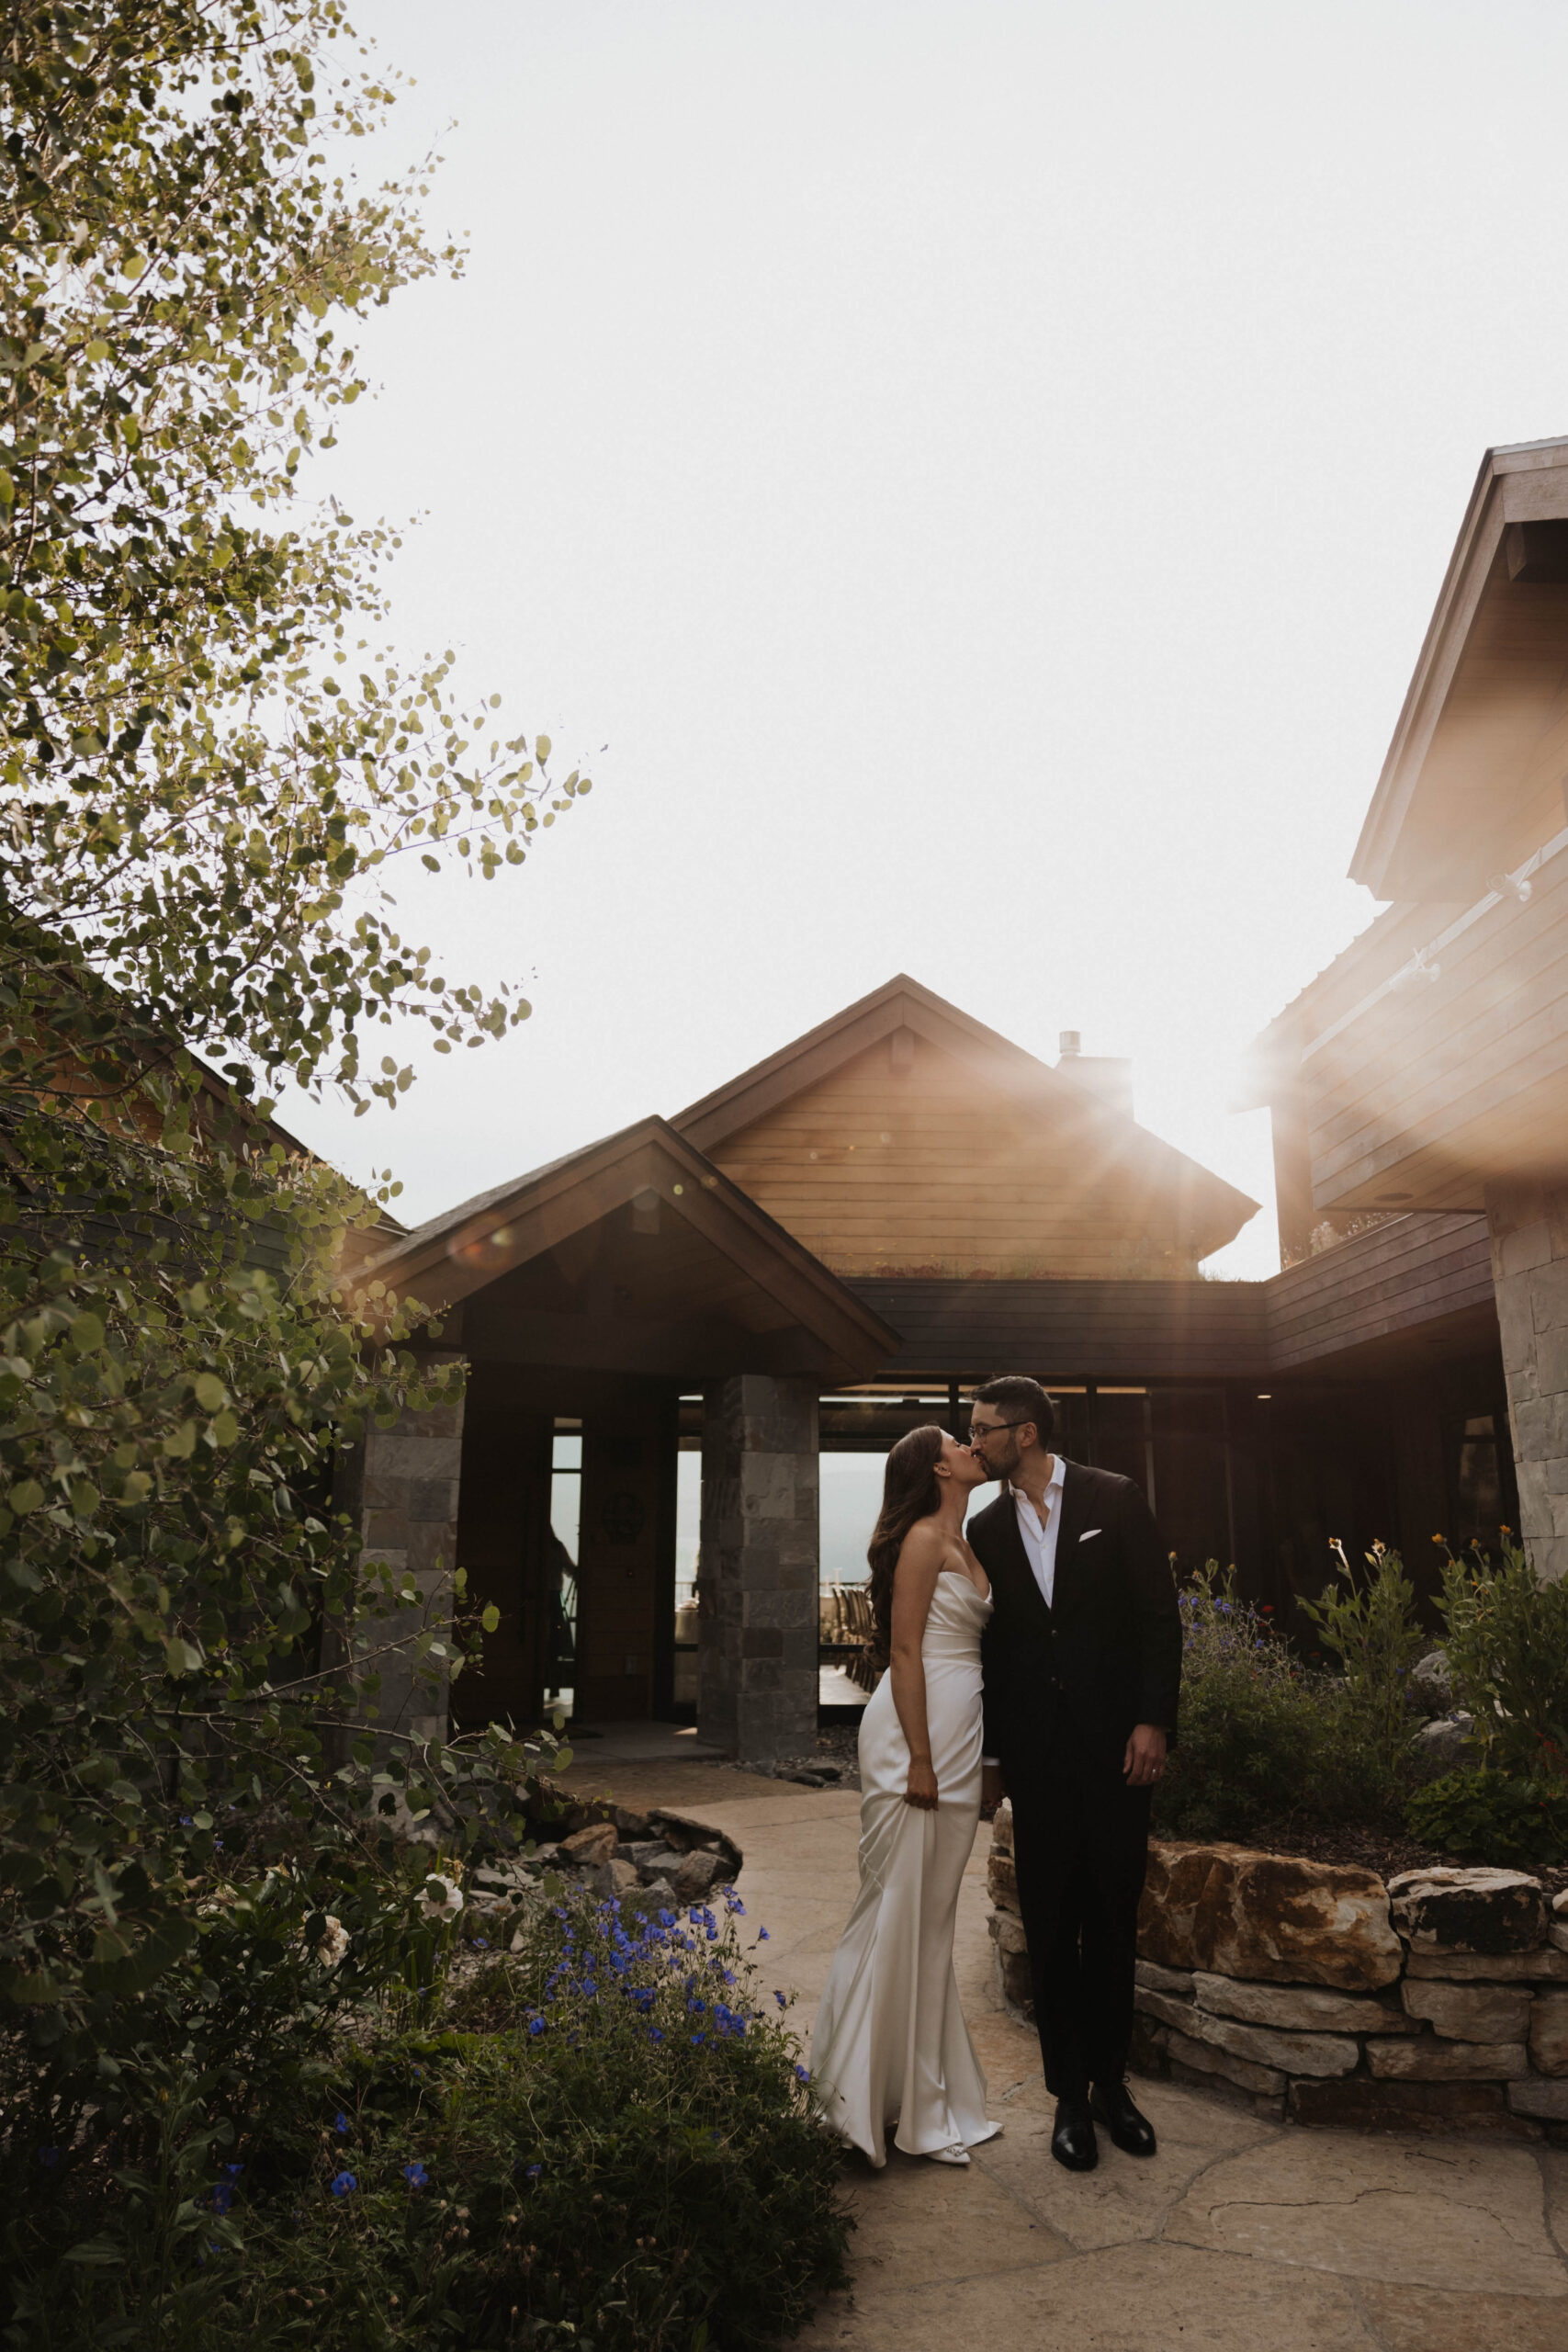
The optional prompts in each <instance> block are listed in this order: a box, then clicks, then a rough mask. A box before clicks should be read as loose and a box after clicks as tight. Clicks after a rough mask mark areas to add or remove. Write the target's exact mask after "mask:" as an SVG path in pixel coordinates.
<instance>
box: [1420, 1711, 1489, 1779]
mask: <svg viewBox="0 0 1568 2352" xmlns="http://www.w3.org/2000/svg"><path fill="white" fill-rule="evenodd" d="M1474 1728H1475V1718H1474V1716H1473V1715H1438V1716H1437V1717H1436V1718H1435V1719H1434V1720H1433V1721H1432V1722H1431V1723H1429V1724H1422V1725H1421V1727H1420V1729H1419V1730H1418V1731H1416V1732H1414V1733H1413V1734H1412V1735H1411V1740H1410V1745H1411V1747H1412V1749H1413V1750H1414V1752H1415V1755H1416V1761H1417V1762H1418V1763H1419V1764H1420V1765H1421V1767H1422V1768H1423V1770H1425V1771H1426V1772H1427V1773H1428V1774H1429V1775H1430V1777H1431V1778H1432V1779H1433V1780H1436V1778H1437V1776H1438V1773H1439V1772H1452V1771H1454V1770H1456V1769H1457V1768H1458V1766H1460V1765H1461V1764H1463V1763H1465V1762H1467V1761H1468V1759H1469V1757H1470V1736H1471V1734H1472V1731H1473V1730H1474Z"/></svg>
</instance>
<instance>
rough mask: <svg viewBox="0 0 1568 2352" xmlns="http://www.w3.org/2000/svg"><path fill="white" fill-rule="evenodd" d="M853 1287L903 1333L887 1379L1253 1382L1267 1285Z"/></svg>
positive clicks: (1263, 1353)
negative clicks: (1006, 1376) (1009, 1375)
mask: <svg viewBox="0 0 1568 2352" xmlns="http://www.w3.org/2000/svg"><path fill="white" fill-rule="evenodd" d="M851 1287H852V1289H853V1290H855V1291H856V1292H858V1294H859V1295H860V1296H861V1297H862V1298H863V1300H864V1301H865V1303H866V1305H867V1306H870V1307H872V1308H873V1309H874V1312H875V1313H876V1314H877V1315H879V1316H880V1317H882V1319H883V1321H884V1322H886V1323H891V1324H892V1325H893V1327H894V1329H895V1330H897V1331H898V1332H900V1333H901V1334H902V1337H903V1345H902V1347H901V1348H900V1349H899V1351H898V1352H897V1355H895V1356H893V1357H890V1358H889V1360H888V1362H887V1363H886V1364H885V1365H884V1366H883V1368H882V1369H883V1373H884V1374H885V1375H886V1376H889V1377H901V1376H906V1375H907V1376H909V1377H913V1376H914V1375H915V1374H923V1375H927V1376H930V1377H933V1378H937V1377H940V1378H948V1379H952V1378H957V1379H961V1380H962V1379H982V1378H985V1377H987V1375H990V1374H996V1373H999V1372H1030V1373H1032V1374H1035V1376H1036V1377H1037V1378H1038V1377H1041V1376H1043V1377H1045V1378H1047V1379H1054V1380H1071V1379H1075V1378H1077V1379H1090V1380H1111V1381H1113V1380H1116V1379H1118V1378H1124V1379H1128V1380H1220V1379H1231V1378H1234V1379H1251V1378H1253V1377H1254V1376H1260V1375H1262V1374H1266V1373H1267V1371H1268V1339H1267V1306H1266V1302H1265V1293H1266V1291H1267V1290H1268V1289H1269V1284H1268V1283H1206V1282H1177V1283H1162V1282H1146V1283H1145V1282H908V1281H905V1282H897V1281H893V1282H886V1281H884V1282H875V1281H856V1282H853V1283H852V1284H851Z"/></svg>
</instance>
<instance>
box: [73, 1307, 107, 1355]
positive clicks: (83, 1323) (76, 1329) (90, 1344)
mask: <svg viewBox="0 0 1568 2352" xmlns="http://www.w3.org/2000/svg"><path fill="white" fill-rule="evenodd" d="M71 1337H72V1340H73V1342H74V1344H75V1345H76V1346H77V1347H79V1348H80V1349H81V1350H82V1352H83V1354H84V1355H96V1353H97V1351H98V1350H99V1349H100V1348H101V1347H102V1346H103V1344H104V1326H103V1320H102V1317H99V1316H96V1315H94V1314H93V1313H92V1312H91V1311H90V1310H85V1311H84V1312H83V1313H82V1314H80V1315H78V1316H77V1317H76V1318H75V1320H74V1321H73V1324H72V1326H71Z"/></svg>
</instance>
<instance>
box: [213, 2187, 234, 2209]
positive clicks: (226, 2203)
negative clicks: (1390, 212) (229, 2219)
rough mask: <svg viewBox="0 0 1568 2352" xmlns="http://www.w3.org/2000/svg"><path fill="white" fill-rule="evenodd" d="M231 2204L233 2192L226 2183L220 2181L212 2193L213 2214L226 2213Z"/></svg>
mask: <svg viewBox="0 0 1568 2352" xmlns="http://www.w3.org/2000/svg"><path fill="white" fill-rule="evenodd" d="M233 2202H234V2191H233V2189H232V2188H231V2186H230V2184H229V2182H228V2181H226V2180H220V2182H219V2184H218V2186H217V2188H215V2189H214V2190H213V2192H212V2210H213V2211H214V2212H215V2213H226V2212H227V2211H229V2208H230V2206H231V2205H232V2203H233Z"/></svg>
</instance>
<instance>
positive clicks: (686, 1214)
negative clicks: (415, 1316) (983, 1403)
mask: <svg viewBox="0 0 1568 2352" xmlns="http://www.w3.org/2000/svg"><path fill="white" fill-rule="evenodd" d="M654 1203H657V1204H658V1205H657V1210H656V1211H653V1204H654ZM628 1204H630V1205H632V1206H633V1207H635V1208H638V1209H643V1210H645V1211H650V1212H653V1214H655V1215H656V1216H658V1217H659V1218H660V1219H662V1218H666V1217H668V1218H670V1219H671V1223H672V1227H677V1228H681V1229H682V1230H683V1231H685V1232H687V1233H689V1234H690V1235H691V1236H694V1237H695V1238H697V1239H699V1240H700V1241H701V1242H702V1243H704V1244H705V1245H706V1249H707V1252H708V1253H709V1254H710V1255H712V1254H715V1253H716V1257H717V1258H718V1259H720V1260H722V1261H727V1263H728V1266H729V1267H730V1268H732V1269H733V1273H734V1284H735V1292H736V1295H737V1297H738V1298H740V1297H741V1296H742V1295H744V1298H745V1300H746V1310H745V1311H746V1316H747V1320H748V1321H749V1323H750V1325H751V1326H752V1327H754V1328H759V1329H761V1328H773V1329H779V1328H781V1327H783V1326H785V1325H792V1326H794V1327H795V1328H796V1329H800V1330H802V1331H804V1332H805V1333H806V1334H807V1335H808V1337H809V1338H810V1340H813V1341H815V1342H816V1343H817V1344H818V1347H819V1348H820V1350H821V1351H823V1353H824V1355H825V1357H826V1358H827V1359H828V1365H829V1370H830V1371H831V1373H832V1375H833V1376H834V1377H835V1378H846V1377H854V1376H859V1375H863V1374H866V1373H869V1372H871V1371H874V1369H875V1367H876V1366H877V1365H878V1364H879V1363H883V1362H884V1361H885V1359H886V1357H887V1356H888V1355H889V1354H890V1353H891V1352H892V1351H893V1350H894V1349H895V1348H896V1347H897V1344H898V1338H897V1332H895V1331H892V1330H890V1329H889V1328H888V1327H887V1325H886V1324H885V1323H884V1322H882V1321H881V1320H880V1318H879V1317H877V1316H876V1315H875V1314H874V1312H873V1310H872V1309H871V1308H870V1307H869V1306H866V1305H864V1303H863V1301H862V1300H860V1299H859V1298H857V1297H856V1296H855V1295H854V1293H853V1292H852V1290H850V1289H849V1288H848V1287H847V1286H846V1285H845V1284H844V1283H841V1282H840V1280H839V1278H838V1276H837V1275H836V1274H832V1273H830V1272H829V1270H828V1269H827V1267H826V1266H824V1265H822V1264H821V1263H820V1261H818V1259H816V1258H814V1257H813V1256H812V1254H811V1252H810V1251H809V1250H807V1249H805V1248H803V1247H802V1245H801V1244H800V1243H799V1242H798V1241H796V1240H795V1238H794V1237H793V1235H791V1234H788V1233H786V1232H785V1231H784V1227H782V1226H781V1225H778V1224H775V1222H774V1221H773V1218H772V1217H771V1216H768V1215H767V1214H766V1212H765V1211H764V1210H762V1209H761V1208H759V1207H758V1205H757V1204H756V1202H755V1201H753V1200H751V1199H750V1197H749V1195H748V1194H747V1193H743V1192H742V1191H741V1190H740V1188H739V1185H737V1184H732V1183H731V1182H730V1181H729V1179H728V1177H727V1176H726V1175H725V1174H724V1173H723V1171H722V1170H719V1169H717V1168H716V1167H714V1165H713V1163H712V1162H711V1161H710V1160H708V1159H705V1157H704V1156H703V1154H702V1153H701V1152H700V1151H699V1150H697V1149H696V1148H694V1146H693V1145H692V1144H691V1143H690V1142H689V1141H688V1140H687V1139H686V1138H685V1137H684V1136H681V1135H678V1134H677V1133H676V1132H675V1130H674V1128H673V1127H671V1125H668V1124H667V1122H666V1121H664V1120H663V1119H660V1118H657V1117H654V1118H647V1119H639V1120H638V1121H637V1124H636V1125H633V1126H629V1127H624V1128H622V1129H621V1131H620V1132H619V1134H617V1135H613V1136H604V1137H603V1138H602V1139H601V1140H600V1141H599V1142H598V1143H592V1144H587V1145H585V1146H583V1148H581V1150H579V1151H574V1152H569V1153H568V1154H567V1155H566V1157H565V1158H564V1159H556V1160H551V1161H550V1162H548V1163H547V1165H546V1166H545V1167H542V1168H536V1169H533V1170H529V1172H528V1173H527V1174H525V1175H523V1176H518V1177H515V1178H513V1180H512V1181H511V1182H509V1183H505V1184H497V1185H495V1186H493V1187H492V1188H491V1190H490V1191H489V1192H486V1193H477V1194H476V1195H475V1196H474V1198H473V1199H472V1200H468V1201H464V1202H462V1203H460V1204H459V1205H458V1206H457V1207H456V1208H453V1209H448V1210H447V1211H446V1213H445V1214H444V1215H442V1216H436V1217H432V1218H431V1219H430V1220H429V1221H428V1222H427V1223H426V1224H424V1225H422V1226H419V1227H416V1228H415V1230H414V1231H413V1232H412V1233H409V1234H406V1235H404V1236H403V1237H402V1238H400V1239H399V1240H397V1241H395V1242H394V1243H393V1244H392V1245H391V1247H390V1248H389V1249H386V1250H381V1251H380V1252H379V1254H378V1255H377V1256H376V1257H375V1258H373V1259H371V1260H370V1261H368V1262H367V1264H366V1265H365V1266H363V1267H362V1268H361V1269H360V1270H359V1272H358V1275H357V1277H356V1282H357V1286H358V1287H359V1289H360V1291H361V1292H362V1293H364V1292H366V1291H367V1290H368V1288H369V1287H370V1285H372V1284H374V1283H383V1284H385V1285H386V1287H387V1289H388V1290H389V1291H390V1292H392V1293H394V1294H395V1295H398V1296H400V1297H405V1298H408V1297H412V1298H417V1299H418V1300H419V1302H420V1303H421V1305H422V1306H426V1307H429V1308H431V1309H432V1310H434V1311H440V1310H442V1309H444V1308H448V1307H452V1306H457V1305H458V1304H459V1303H460V1302H462V1301H463V1300H465V1299H468V1298H469V1297H471V1296H473V1295H475V1294H476V1293H478V1292H479V1291H481V1290H484V1289H487V1288H488V1287H489V1286H490V1285H491V1284H492V1283H497V1282H499V1281H501V1280H502V1278H504V1277H505V1276H507V1275H509V1274H512V1273H513V1272H516V1271H517V1270H518V1269H520V1268H522V1267H525V1266H526V1265H527V1264H529V1263H530V1261H535V1260H536V1259H539V1258H541V1257H542V1256H543V1255H544V1254H545V1253H546V1252H547V1251H558V1250H563V1248H568V1247H569V1246H570V1243H571V1242H572V1241H573V1240H574V1238H576V1237H578V1236H580V1235H581V1234H582V1233H584V1232H585V1231H586V1230H587V1229H588V1228H589V1227H594V1226H597V1225H599V1224H601V1223H602V1222H603V1220H604V1219H605V1218H606V1217H610V1216H614V1214H615V1212H616V1211H617V1210H621V1209H625V1208H626V1206H627V1205H628ZM759 1309H761V1311H759ZM754 1368H755V1369H758V1370H761V1369H765V1368H766V1367H765V1366H764V1365H762V1364H761V1363H759V1364H758V1365H757V1366H756V1367H754ZM681 1369H682V1367H680V1366H678V1365H672V1366H671V1371H673V1372H679V1371H681ZM694 1369H701V1367H700V1366H697V1367H694Z"/></svg>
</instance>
